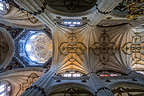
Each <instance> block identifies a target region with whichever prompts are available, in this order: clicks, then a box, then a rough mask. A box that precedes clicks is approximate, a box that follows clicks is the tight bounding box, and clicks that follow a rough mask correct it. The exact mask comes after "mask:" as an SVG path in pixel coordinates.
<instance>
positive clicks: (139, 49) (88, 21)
mask: <svg viewBox="0 0 144 96" xmlns="http://www.w3.org/2000/svg"><path fill="white" fill-rule="evenodd" d="M8 1H9V0H8ZM74 1H77V0H74ZM74 1H71V0H67V1H65V0H60V1H59V3H56V2H55V0H54V1H52V0H14V2H13V4H16V5H15V6H12V9H11V10H10V13H8V14H7V15H6V14H5V15H3V16H2V17H1V19H0V21H1V22H2V23H4V24H6V25H7V24H8V23H9V24H8V25H7V26H12V27H20V28H28V29H25V30H24V31H23V32H21V33H20V34H18V35H17V36H16V37H15V38H14V40H15V50H14V42H13V39H12V37H11V36H9V35H10V34H9V32H7V31H11V30H10V27H7V26H6V29H0V30H2V32H1V31H0V36H2V38H1V39H2V40H1V39H0V50H3V52H2V54H0V56H3V58H0V62H4V60H5V61H10V60H7V59H5V58H6V57H7V56H5V55H7V54H11V55H9V56H10V57H7V58H8V59H12V56H14V57H15V58H16V59H17V60H18V61H19V62H20V63H22V64H23V65H24V67H25V68H21V69H13V70H11V71H8V72H4V73H2V74H0V79H1V80H2V81H8V82H9V83H10V84H11V86H14V87H12V92H11V95H12V96H20V95H21V96H143V95H144V77H143V76H144V75H143V74H139V73H138V72H137V71H140V72H143V71H144V70H143V64H144V60H143V59H144V51H143V50H144V42H143V40H144V39H143V32H137V30H136V28H135V27H138V25H141V24H143V21H141V20H143V17H140V18H139V19H138V20H136V21H133V20H127V19H126V18H123V19H121V18H115V17H113V16H112V18H114V20H110V19H106V18H108V17H109V15H110V13H111V12H112V10H113V9H114V8H115V7H116V6H118V4H119V3H121V1H122V0H92V1H91V2H90V1H88V0H84V1H85V2H83V1H82V0H80V1H79V2H81V3H80V5H79V6H80V7H81V8H82V7H83V6H87V7H84V8H83V9H81V10H79V9H77V6H78V5H77V4H79V3H77V2H74ZM9 2H10V1H9ZM62 2H64V4H65V6H62V5H61V4H63V3H62ZM82 2H83V3H82ZM95 3H96V4H95ZM89 4H91V5H89ZM56 5H57V6H56ZM63 7H64V8H63ZM17 8H19V9H20V10H21V11H20V12H19V10H18V9H17ZM59 8H63V9H61V10H60V9H59ZM75 8H76V9H75ZM85 8H86V9H85ZM69 11H70V12H69ZM21 12H22V13H21ZM71 12H73V14H71ZM14 13H16V14H14ZM12 14H14V15H12ZM19 14H21V15H19ZM11 15H12V17H11ZM11 18H13V19H11ZM19 20H21V21H19ZM67 20H70V22H71V23H72V24H71V25H67V24H69V21H67ZM72 20H76V21H72ZM74 22H75V23H74ZM79 22H80V24H79ZM74 24H77V25H78V26H74ZM44 25H46V26H44ZM65 25H67V26H65ZM1 26H3V25H1ZM48 27H49V28H50V29H51V31H50V29H47V28H48ZM29 28H32V29H31V30H32V31H29V30H30V29H29ZM43 28H45V30H43V31H45V32H44V33H39V34H44V36H43V37H41V36H40V35H39V36H37V37H36V36H35V35H32V34H35V32H33V31H34V29H39V30H42V29H43ZM134 29H135V30H134ZM46 30H48V32H47V31H46ZM142 30H143V27H142ZM3 32H5V33H8V34H6V35H7V37H6V36H4V35H3V34H5V33H3ZM1 34H2V35H1ZM50 34H51V35H50ZM47 35H48V36H47ZM33 36H34V37H35V40H32V41H29V39H27V38H32V37H33ZM5 38H8V40H9V41H10V42H8V41H7V40H5ZM43 38H44V39H43ZM1 42H2V43H1ZM3 42H4V43H3ZM30 42H31V43H32V44H31V48H32V49H33V50H32V51H30V52H31V53H28V54H27V53H24V52H25V50H24V48H30V47H29V46H28V47H26V46H25V44H27V43H28V44H30ZM44 42H45V43H44ZM19 43H20V44H19ZM17 44H19V45H17ZM8 46H9V47H8ZM19 47H20V48H21V47H22V48H21V49H17V48H19ZM10 48H12V49H13V50H12V49H11V50H10ZM34 49H36V50H34ZM52 49H53V50H52ZM8 50H10V51H11V53H6V52H7V51H8ZM19 50H23V52H21V51H19ZM28 50H30V49H28ZM14 51H15V54H14V53H13V52H14ZM20 52H21V53H20ZM52 52H53V53H52ZM45 53H49V54H45ZM3 54H4V55H3ZM34 55H37V56H36V57H37V58H35V59H38V60H34V61H35V62H37V61H38V63H37V65H36V66H32V67H30V66H31V65H32V64H28V63H33V60H31V61H32V62H29V61H28V59H27V56H34ZM51 55H52V57H51ZM42 57H44V58H42ZM21 59H22V60H23V61H22V60H21ZM48 59H49V60H48ZM39 62H40V64H41V65H42V66H43V67H44V68H45V69H46V70H43V69H44V68H41V67H42V66H38V64H39ZM51 62H52V63H51ZM8 63H9V62H6V63H5V62H4V64H8ZM4 64H3V63H2V64H1V65H3V66H4ZM3 66H2V67H3ZM5 66H6V65H5ZM27 66H28V67H30V68H26V67H27ZM3 68H4V67H3ZM42 71H43V72H42ZM15 81H17V82H18V83H16V82H15ZM33 82H34V83H33ZM26 88H27V89H26ZM11 95H9V96H11Z"/></svg>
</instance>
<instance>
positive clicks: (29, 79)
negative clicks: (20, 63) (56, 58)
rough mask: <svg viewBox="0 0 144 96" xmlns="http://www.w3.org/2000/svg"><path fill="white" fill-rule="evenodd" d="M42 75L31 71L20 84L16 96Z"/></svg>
mask: <svg viewBox="0 0 144 96" xmlns="http://www.w3.org/2000/svg"><path fill="white" fill-rule="evenodd" d="M39 77H40V76H38V75H37V74H36V73H31V74H30V75H29V76H28V77H27V79H26V80H24V82H23V83H21V84H20V90H19V91H18V93H17V95H16V96H20V95H21V94H22V93H23V92H24V91H25V90H26V89H27V88H29V87H30V86H31V85H32V84H33V83H34V82H35V81H36V80H37V79H38V78H39Z"/></svg>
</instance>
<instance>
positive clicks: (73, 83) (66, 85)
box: [47, 82, 94, 96]
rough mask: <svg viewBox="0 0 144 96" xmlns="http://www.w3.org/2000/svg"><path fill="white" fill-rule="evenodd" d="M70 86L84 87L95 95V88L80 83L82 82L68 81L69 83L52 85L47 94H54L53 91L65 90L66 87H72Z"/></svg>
mask: <svg viewBox="0 0 144 96" xmlns="http://www.w3.org/2000/svg"><path fill="white" fill-rule="evenodd" d="M70 88H78V89H83V90H85V91H87V92H89V93H90V94H91V95H92V96H93V95H94V91H93V89H91V88H90V87H89V86H87V85H86V84H80V83H77V82H68V83H61V84H56V85H54V86H51V87H50V88H49V89H50V90H49V91H48V93H47V94H48V95H49V94H52V93H53V92H57V90H64V89H70ZM50 96H51V95H50Z"/></svg>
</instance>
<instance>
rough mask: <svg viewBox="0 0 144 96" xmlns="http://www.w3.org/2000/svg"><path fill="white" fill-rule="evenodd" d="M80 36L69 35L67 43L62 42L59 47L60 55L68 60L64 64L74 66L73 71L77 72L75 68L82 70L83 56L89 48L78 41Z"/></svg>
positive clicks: (72, 33)
mask: <svg viewBox="0 0 144 96" xmlns="http://www.w3.org/2000/svg"><path fill="white" fill-rule="evenodd" d="M77 36H78V34H76V33H74V32H71V33H68V37H67V39H68V40H67V42H62V43H61V44H60V46H59V51H60V53H61V54H62V55H63V56H65V58H67V60H65V63H64V64H69V65H68V66H73V68H72V67H71V68H72V69H74V70H76V69H75V67H74V66H77V64H78V67H79V68H80V66H79V65H81V62H82V61H83V60H82V58H81V56H82V55H83V54H84V52H85V51H86V49H87V47H86V46H85V45H84V43H82V42H80V41H79V40H78V37H77Z"/></svg>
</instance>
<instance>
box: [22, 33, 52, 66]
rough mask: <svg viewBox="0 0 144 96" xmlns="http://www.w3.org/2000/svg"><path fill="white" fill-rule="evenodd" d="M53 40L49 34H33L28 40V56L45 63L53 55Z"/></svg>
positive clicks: (26, 47) (26, 46) (34, 60)
mask: <svg viewBox="0 0 144 96" xmlns="http://www.w3.org/2000/svg"><path fill="white" fill-rule="evenodd" d="M51 48H52V45H51V40H50V38H49V37H48V36H47V34H45V33H43V32H38V33H35V34H32V35H31V36H30V37H29V38H28V39H27V41H26V45H25V50H26V53H27V55H28V57H29V58H30V59H31V60H32V61H33V62H37V63H45V62H46V61H47V60H48V59H49V58H50V57H51V55H52V49H51Z"/></svg>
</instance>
